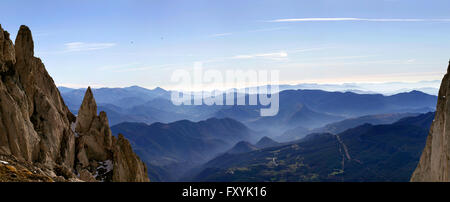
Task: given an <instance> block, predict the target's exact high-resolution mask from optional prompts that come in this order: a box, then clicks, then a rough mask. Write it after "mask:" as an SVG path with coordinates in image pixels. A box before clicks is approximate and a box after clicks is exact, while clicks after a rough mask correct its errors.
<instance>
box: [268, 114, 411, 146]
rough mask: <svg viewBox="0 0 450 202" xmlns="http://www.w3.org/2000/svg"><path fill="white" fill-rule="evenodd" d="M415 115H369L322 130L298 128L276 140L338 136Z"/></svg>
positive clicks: (337, 123) (346, 120) (331, 125)
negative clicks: (312, 134)
mask: <svg viewBox="0 0 450 202" xmlns="http://www.w3.org/2000/svg"><path fill="white" fill-rule="evenodd" d="M414 115H418V114H416V113H393V114H376V115H367V116H361V117H356V118H350V119H345V120H342V121H338V122H334V123H330V124H327V125H325V126H323V127H320V128H315V129H310V130H309V129H306V128H304V127H297V128H294V129H291V130H288V131H286V132H284V133H283V134H281V135H280V136H277V137H276V139H277V140H278V141H281V142H287V141H293V140H298V139H301V138H303V137H304V136H306V135H307V134H310V133H331V134H338V133H341V132H343V131H345V130H347V129H349V128H354V127H356V126H359V125H362V124H365V123H369V124H372V125H379V124H391V123H394V122H396V121H398V120H400V119H402V118H405V117H410V116H414Z"/></svg>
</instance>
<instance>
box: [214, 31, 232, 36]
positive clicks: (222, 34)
mask: <svg viewBox="0 0 450 202" xmlns="http://www.w3.org/2000/svg"><path fill="white" fill-rule="evenodd" d="M232 34H233V33H231V32H227V33H220V34H212V35H210V37H222V36H229V35H232Z"/></svg>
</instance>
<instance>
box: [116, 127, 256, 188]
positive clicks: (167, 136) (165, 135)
mask: <svg viewBox="0 0 450 202" xmlns="http://www.w3.org/2000/svg"><path fill="white" fill-rule="evenodd" d="M111 130H112V132H113V134H118V133H122V134H124V136H125V137H126V138H127V139H128V140H130V142H131V144H132V146H133V148H134V150H135V152H136V153H137V154H138V155H139V156H140V157H141V159H142V160H143V161H144V162H146V163H147V164H149V165H151V166H152V167H159V168H161V169H162V170H165V172H164V173H161V172H159V173H157V170H153V171H152V172H153V173H149V174H151V175H157V176H158V178H159V179H161V180H165V181H167V180H168V181H171V180H175V179H176V178H177V177H179V175H181V174H182V173H183V172H185V171H187V169H189V168H191V167H192V166H195V165H198V164H200V163H203V162H205V161H207V160H209V159H211V158H212V157H214V156H216V155H217V154H219V153H222V152H224V151H226V150H227V149H229V148H231V147H232V146H233V145H234V144H235V143H237V142H239V141H254V140H255V139H256V138H257V136H256V134H254V132H253V131H251V130H250V129H248V128H247V127H246V126H245V125H243V124H242V123H240V122H238V121H235V120H233V119H229V118H226V119H216V118H211V119H208V120H205V121H200V122H191V121H187V120H182V121H177V122H173V123H169V124H164V123H154V124H151V125H148V124H144V123H130V122H125V123H120V124H117V125H114V126H112V127H111ZM155 172H156V173H155Z"/></svg>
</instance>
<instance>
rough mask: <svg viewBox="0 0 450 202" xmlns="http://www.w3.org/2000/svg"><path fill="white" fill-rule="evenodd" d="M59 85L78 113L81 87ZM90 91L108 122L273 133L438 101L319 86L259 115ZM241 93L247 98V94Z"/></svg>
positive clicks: (154, 94)
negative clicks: (184, 123)
mask: <svg viewBox="0 0 450 202" xmlns="http://www.w3.org/2000/svg"><path fill="white" fill-rule="evenodd" d="M61 89H62V90H61V94H62V97H63V98H64V100H65V102H66V103H67V104H68V106H69V109H70V110H71V111H72V112H74V113H76V110H77V109H78V107H77V106H78V105H77V104H73V103H79V102H78V100H80V99H81V92H82V90H80V89H77V90H69V89H67V88H61ZM93 93H94V95H95V96H96V97H98V98H99V99H98V100H99V101H98V103H99V104H98V105H99V111H100V110H103V111H105V112H107V114H108V117H109V122H110V124H111V125H114V124H118V123H122V122H143V123H147V124H151V123H155V122H162V123H170V122H174V121H179V120H191V121H200V120H205V119H208V118H213V117H217V118H232V119H235V120H238V121H240V122H242V123H244V124H246V125H247V126H248V127H249V128H251V129H252V130H255V131H261V132H262V131H264V133H266V135H269V136H272V137H273V136H278V135H281V134H282V133H283V132H285V131H286V130H290V129H293V128H298V127H303V128H306V129H314V128H317V127H321V126H324V125H326V124H329V123H332V122H336V121H339V120H344V119H346V118H353V117H358V116H364V115H372V114H383V113H405V112H410V113H423V112H429V111H434V108H435V105H436V100H437V97H436V96H432V95H428V94H425V93H422V92H419V91H411V92H408V93H400V94H395V95H391V96H384V95H381V94H357V93H351V92H346V93H342V92H327V91H322V90H285V91H281V92H280V93H279V100H280V101H279V103H280V106H279V113H278V114H277V115H276V116H273V117H261V116H260V114H259V110H260V109H261V108H265V106H261V105H254V106H253V105H231V106H228V105H223V106H221V105H212V106H207V105H181V106H175V105H173V104H172V102H171V101H170V92H169V91H166V90H164V89H161V88H156V89H153V90H148V89H145V88H141V87H137V86H133V87H128V88H100V89H94V90H93ZM239 96H246V97H247V98H248V96H249V95H239ZM269 123H270V124H269Z"/></svg>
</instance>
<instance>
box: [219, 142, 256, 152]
mask: <svg viewBox="0 0 450 202" xmlns="http://www.w3.org/2000/svg"><path fill="white" fill-rule="evenodd" d="M255 150H258V147H256V146H255V145H252V144H251V143H250V142H247V141H240V142H238V143H236V145H234V147H232V148H231V149H230V150H228V151H227V152H226V153H228V154H240V153H246V152H251V151H255Z"/></svg>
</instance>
